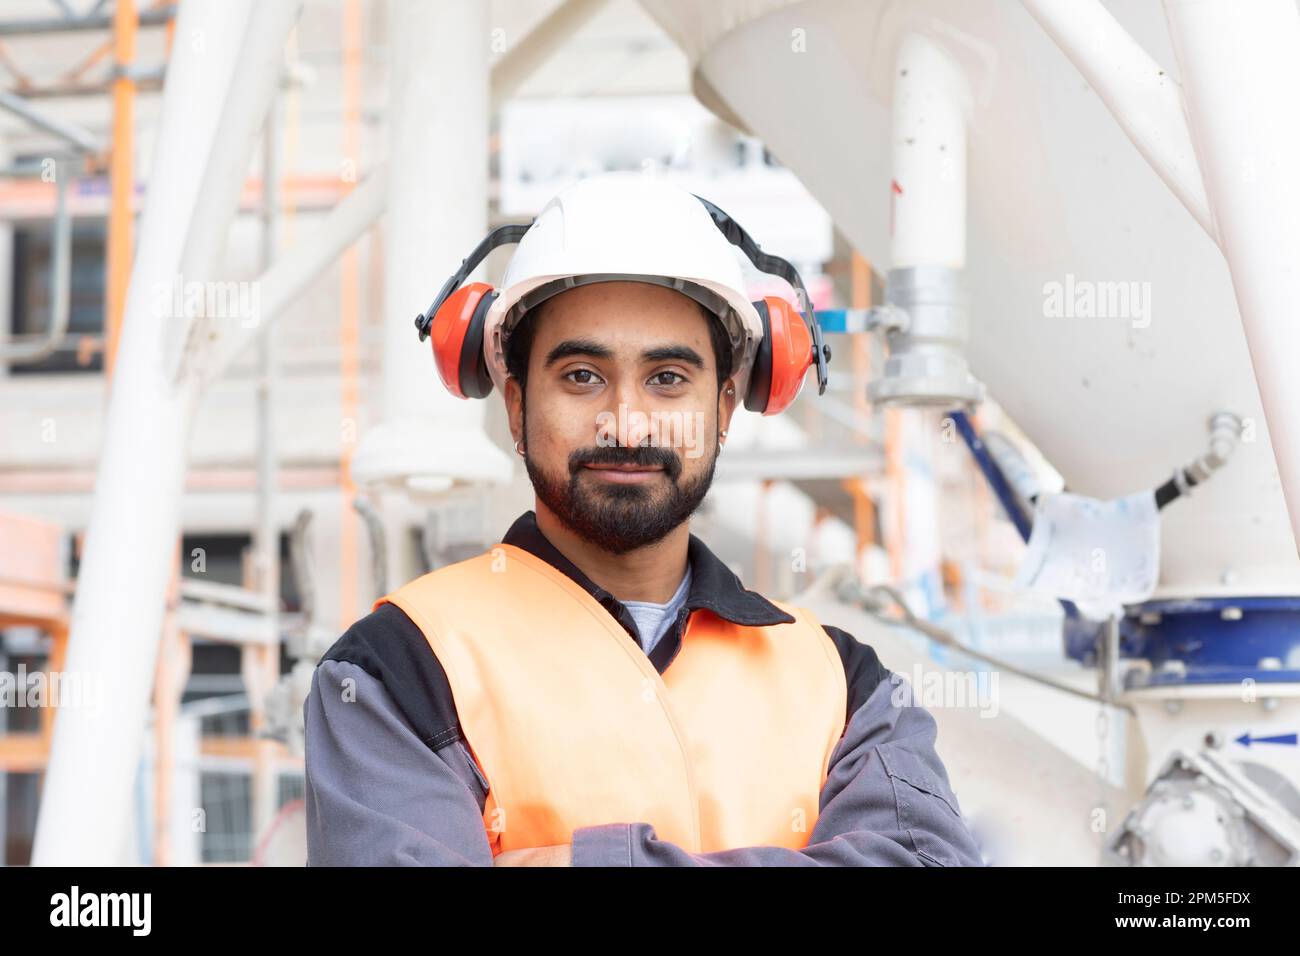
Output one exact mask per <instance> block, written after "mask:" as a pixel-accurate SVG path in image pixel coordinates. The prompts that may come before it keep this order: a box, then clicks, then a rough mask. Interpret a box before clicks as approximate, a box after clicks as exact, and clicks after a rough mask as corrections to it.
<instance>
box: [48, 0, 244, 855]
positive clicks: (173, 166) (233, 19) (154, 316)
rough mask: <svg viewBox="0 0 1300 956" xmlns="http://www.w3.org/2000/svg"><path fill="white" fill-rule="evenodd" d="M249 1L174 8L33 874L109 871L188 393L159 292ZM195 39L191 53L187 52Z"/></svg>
mask: <svg viewBox="0 0 1300 956" xmlns="http://www.w3.org/2000/svg"><path fill="white" fill-rule="evenodd" d="M249 8H250V0H220V2H218V0H206V2H202V0H201V2H194V0H190V2H187V3H184V4H182V5H181V9H180V13H179V17H178V21H177V28H178V29H177V36H178V37H179V38H182V39H181V40H180V41H179V42H177V44H176V52H175V55H174V56H173V58H172V62H171V65H170V66H169V68H168V75H167V85H166V87H165V89H164V91H163V104H162V122H161V126H160V134H159V138H158V144H157V147H156V150H155V153H154V157H153V162H152V164H151V166H150V168H151V169H152V171H153V172H152V178H151V180H150V183H149V198H148V203H147V204H146V206H145V209H144V213H143V216H142V218H141V223H140V233H139V236H140V239H139V244H138V246H137V248H136V258H135V265H134V268H133V269H132V272H131V283H130V287H129V289H128V291H127V301H126V310H125V315H124V321H123V324H122V338H121V343H120V346H119V353H118V357H117V367H116V372H115V376H114V379H113V390H112V394H111V396H110V399H109V406H108V414H107V419H106V422H105V427H104V444H103V451H102V454H101V456H100V460H99V469H98V476H97V478H96V482H95V494H94V499H93V503H92V505H91V518H90V525H89V529H88V532H87V535H86V545H85V552H84V555H83V558H82V562H81V569H80V574H79V575H78V580H77V593H76V599H75V602H74V605H73V614H72V630H71V636H70V639H69V645H68V656H67V662H66V665H65V667H66V670H67V671H68V672H69V673H71V674H75V675H77V676H78V678H79V679H85V680H88V681H93V682H94V683H95V685H96V686H97V687H99V688H100V691H101V693H100V695H99V699H98V700H97V701H96V702H94V703H93V704H90V703H88V704H86V705H84V706H75V707H67V708H61V709H60V710H59V713H58V717H57V718H56V720H55V724H54V739H53V744H52V747H51V751H50V762H49V766H48V768H47V770H46V775H45V786H44V791H43V793H42V797H41V807H40V816H39V819H38V821H37V827H36V844H35V848H34V850H33V855H32V859H33V862H34V863H36V864H38V865H46V866H48V865H74V864H75V865H82V866H84V865H120V864H121V863H123V862H124V861H125V860H126V853H127V846H126V835H127V832H128V830H129V826H128V823H129V821H130V817H131V803H132V798H133V785H134V781H135V778H136V772H137V770H138V768H139V764H140V756H141V753H142V749H143V742H144V732H145V726H146V719H147V716H148V710H149V694H150V690H151V688H152V686H153V677H154V665H155V662H156V658H157V651H158V637H159V634H160V633H161V628H162V618H163V602H164V600H165V595H166V593H167V589H168V582H169V581H170V579H171V576H172V574H173V571H174V560H175V554H176V552H175V543H176V534H177V529H178V527H179V520H180V516H179V509H180V493H181V485H182V479H183V476H184V437H185V433H186V430H187V426H188V423H189V418H190V411H191V408H192V390H190V389H185V388H177V387H174V386H173V384H172V383H171V381H170V380H169V378H168V376H166V375H165V374H164V372H163V335H164V331H165V326H166V325H167V323H169V322H172V321H173V320H172V319H170V318H168V317H167V315H166V314H165V313H164V312H163V311H162V310H160V309H158V308H157V302H156V299H157V296H156V290H157V289H158V288H159V286H160V285H164V284H167V283H170V282H171V279H172V276H173V275H174V274H175V272H176V270H177V268H178V266H179V263H180V256H181V249H182V247H183V246H184V243H185V236H186V232H187V228H188V225H189V221H190V216H191V212H192V210H193V209H194V206H195V202H196V200H197V198H198V195H199V192H200V189H201V188H202V186H203V171H204V169H205V167H206V159H207V156H208V153H209V152H210V150H211V148H212V144H213V141H214V139H215V138H216V135H217V126H218V118H219V117H220V116H221V106H222V103H223V101H224V99H225V95H226V91H227V89H228V87H229V85H230V83H231V82H232V77H233V76H234V72H235V65H236V64H237V62H238V60H239V56H238V54H239V47H240V44H241V42H242V40H243V36H244V31H243V26H244V23H245V22H246V20H247V17H248V11H249ZM193 37H202V38H203V50H202V52H201V53H200V52H199V51H198V50H197V49H195V46H194V44H193V43H192V42H191V38H193Z"/></svg>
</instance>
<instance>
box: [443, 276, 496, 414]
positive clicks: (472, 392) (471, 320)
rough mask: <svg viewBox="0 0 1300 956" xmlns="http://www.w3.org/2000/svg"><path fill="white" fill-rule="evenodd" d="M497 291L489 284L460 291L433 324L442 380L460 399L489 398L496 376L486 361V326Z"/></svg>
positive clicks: (450, 298) (451, 298)
mask: <svg viewBox="0 0 1300 956" xmlns="http://www.w3.org/2000/svg"><path fill="white" fill-rule="evenodd" d="M496 297H497V292H496V290H495V289H493V288H492V286H490V285H488V284H487V283H486V282H471V283H470V284H469V285H467V286H465V287H464V288H461V289H457V290H456V291H455V292H454V293H452V295H451V296H450V297H449V298H448V299H447V301H446V302H444V303H443V304H442V305H441V306H439V307H438V311H437V312H436V313H435V314H434V316H433V321H432V322H431V323H430V324H429V337H430V338H431V339H432V340H433V341H432V345H433V360H434V364H436V365H437V367H438V377H439V378H441V379H442V384H443V385H445V386H447V390H448V391H449V392H451V393H452V394H453V395H455V396H456V397H457V398H487V396H488V394H489V393H490V392H491V391H492V376H491V375H490V374H489V373H488V370H487V362H486V361H485V360H484V358H483V323H484V320H485V319H486V318H487V313H488V309H489V308H491V306H492V301H493V300H494V299H495V298H496Z"/></svg>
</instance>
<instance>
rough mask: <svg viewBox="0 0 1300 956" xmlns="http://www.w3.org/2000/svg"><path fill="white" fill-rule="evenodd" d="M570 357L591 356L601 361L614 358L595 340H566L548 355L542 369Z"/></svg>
mask: <svg viewBox="0 0 1300 956" xmlns="http://www.w3.org/2000/svg"><path fill="white" fill-rule="evenodd" d="M570 355H590V356H591V357H592V358H599V359H607V358H613V357H614V353H613V352H612V351H610V350H609V349H607V348H605V346H603V345H601V344H600V343H599V342H597V341H596V340H595V339H565V340H564V341H563V342H561V343H560V344H559V345H557V346H555V348H553V349H551V350H550V351H549V352H547V353H546V363H545V365H543V366H542V367H543V368H549V367H550V366H552V365H554V364H555V363H556V362H558V361H559V360H560V359H564V358H568V357H569V356H570Z"/></svg>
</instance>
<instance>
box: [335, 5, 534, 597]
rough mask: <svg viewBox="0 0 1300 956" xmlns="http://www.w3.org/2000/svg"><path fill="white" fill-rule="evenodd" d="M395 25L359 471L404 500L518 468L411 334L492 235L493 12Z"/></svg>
mask: <svg viewBox="0 0 1300 956" xmlns="http://www.w3.org/2000/svg"><path fill="white" fill-rule="evenodd" d="M390 23H391V30H392V44H393V47H394V62H393V75H392V78H391V81H390V86H391V90H392V94H391V95H392V100H391V104H390V114H389V130H390V135H391V137H392V145H391V148H390V156H391V160H390V162H391V167H392V168H391V169H390V171H389V176H390V179H389V187H388V189H389V202H388V215H387V220H386V225H387V233H386V236H385V241H384V258H385V262H384V298H385V301H384V311H383V314H384V353H383V363H384V364H383V368H384V374H383V388H384V391H383V420H382V422H381V423H380V424H379V425H377V426H375V427H373V428H371V429H369V430H368V431H367V432H366V433H365V434H364V435H362V437H361V442H360V446H359V447H358V449H357V452H356V455H355V457H354V458H353V463H352V473H353V476H354V477H355V479H356V482H357V485H358V486H359V487H369V488H370V489H371V490H372V491H374V490H384V489H386V490H396V491H400V492H402V493H403V494H408V493H411V492H417V493H419V492H436V491H439V490H442V489H445V488H447V487H450V485H451V484H452V482H453V481H507V480H509V478H510V475H511V472H512V469H513V465H512V463H511V460H510V459H509V458H508V457H507V456H506V455H505V454H504V453H503V452H502V451H501V450H500V449H499V448H497V446H496V445H495V444H493V443H492V442H491V441H490V440H489V438H488V436H487V433H486V430H485V425H484V418H485V413H486V411H487V409H486V406H485V404H484V403H482V402H477V401H465V400H462V399H458V398H455V397H453V396H452V395H450V394H449V393H448V392H447V391H446V389H444V388H443V386H442V383H441V382H439V381H438V375H437V371H436V370H435V368H434V363H433V354H432V350H431V348H430V345H429V343H427V342H425V343H421V342H420V341H419V337H418V335H417V333H416V330H415V326H414V320H415V316H416V315H417V314H418V313H419V312H420V310H422V309H424V308H425V307H426V306H428V304H429V302H430V300H432V298H433V296H434V294H435V293H436V292H437V291H438V288H439V287H440V286H441V285H442V283H443V281H444V280H445V279H446V278H447V276H448V275H450V274H451V272H452V271H453V270H454V269H455V268H456V267H457V266H459V265H460V262H461V260H462V259H463V258H464V257H465V256H466V255H467V254H468V253H469V251H470V250H471V249H472V248H473V247H474V246H475V244H476V243H478V241H479V240H480V239H482V238H483V235H484V234H485V233H486V232H487V176H488V118H489V113H490V110H489V70H488V53H489V44H490V40H491V36H490V30H489V22H488V11H487V7H486V6H485V5H484V4H482V3H478V2H476V0H448V2H445V3H424V2H421V0H393V4H392V17H391V19H390ZM429 37H438V38H439V40H438V48H439V55H438V56H429V55H428V42H429V41H428V38H429ZM493 399H494V400H495V399H496V396H495V395H494V396H493ZM389 511H390V514H392V516H393V517H394V518H395V519H396V520H397V521H399V522H401V521H402V520H403V519H402V518H401V516H400V514H394V513H393V512H400V509H396V508H394V509H389ZM389 537H390V539H393V540H394V541H396V538H397V536H396V535H394V534H390V536H389ZM402 573H403V572H402V570H401V569H400V568H394V574H395V575H398V576H400V575H401V574H402Z"/></svg>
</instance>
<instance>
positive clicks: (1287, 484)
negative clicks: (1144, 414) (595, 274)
mask: <svg viewBox="0 0 1300 956" xmlns="http://www.w3.org/2000/svg"><path fill="white" fill-rule="evenodd" d="M1165 16H1166V17H1167V19H1168V21H1169V30H1170V34H1171V36H1172V38H1173V41H1174V51H1175V55H1176V56H1177V58H1178V64H1179V69H1180V71H1181V73H1182V78H1183V88H1184V90H1185V95H1186V100H1187V114H1188V120H1189V122H1190V124H1191V131H1192V141H1193V144H1194V145H1195V147H1196V155H1197V159H1198V160H1199V162H1200V168H1201V172H1202V174H1203V176H1204V178H1205V185H1206V188H1207V190H1208V192H1209V196H1210V203H1211V206H1212V208H1213V210H1214V219H1215V221H1216V222H1217V224H1218V228H1219V236H1220V246H1221V247H1222V249H1223V254H1224V256H1225V258H1226V259H1227V260H1228V269H1229V271H1230V272H1231V274H1232V285H1233V289H1234V291H1235V292H1236V295H1237V306H1238V308H1239V310H1240V312H1241V324H1242V328H1243V329H1244V330H1245V334H1246V342H1247V345H1248V346H1249V348H1250V357H1251V363H1252V364H1253V365H1254V368H1255V379H1256V382H1257V383H1258V386H1259V395H1260V399H1261V400H1262V402H1263V405H1264V417H1265V420H1266V421H1267V423H1268V432H1269V436H1270V437H1271V439H1272V442H1273V455H1274V457H1275V458H1276V460H1277V467H1278V472H1279V474H1280V476H1281V480H1282V491H1283V494H1284V495H1285V496H1286V502H1287V511H1288V512H1289V514H1290V518H1291V529H1292V531H1293V533H1294V534H1295V536H1296V540H1297V541H1300V375H1297V374H1296V372H1295V368H1296V362H1297V359H1298V358H1300V316H1297V314H1296V304H1297V302H1300V177H1298V176H1297V170H1300V114H1298V113H1297V112H1296V96H1297V94H1298V93H1300V13H1297V10H1296V4H1295V0H1251V2H1249V3H1234V2H1229V0H1219V2H1187V0H1165Z"/></svg>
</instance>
